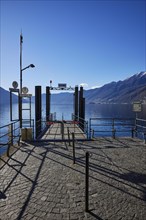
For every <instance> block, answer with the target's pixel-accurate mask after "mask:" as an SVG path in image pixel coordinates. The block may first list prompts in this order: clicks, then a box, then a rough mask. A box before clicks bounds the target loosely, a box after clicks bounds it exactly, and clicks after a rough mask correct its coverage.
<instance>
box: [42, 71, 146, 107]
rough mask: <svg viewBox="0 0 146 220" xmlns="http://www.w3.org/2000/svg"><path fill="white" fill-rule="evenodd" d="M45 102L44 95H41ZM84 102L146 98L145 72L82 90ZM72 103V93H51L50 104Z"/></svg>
mask: <svg viewBox="0 0 146 220" xmlns="http://www.w3.org/2000/svg"><path fill="white" fill-rule="evenodd" d="M42 97H43V102H44V103H45V99H46V96H45V94H43V95H42ZM84 97H85V98H86V103H88V104H89V103H94V104H96V103H132V102H133V101H139V100H144V99H145V98H146V72H140V73H137V74H135V75H133V76H131V77H130V78H127V79H125V80H123V81H121V80H120V81H118V82H111V83H108V84H106V85H104V86H102V87H100V88H96V89H90V90H84ZM58 103H60V104H69V103H73V94H72V93H68V92H64V93H59V94H51V104H58Z"/></svg>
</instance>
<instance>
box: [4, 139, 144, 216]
mask: <svg viewBox="0 0 146 220" xmlns="http://www.w3.org/2000/svg"><path fill="white" fill-rule="evenodd" d="M85 151H89V152H90V158H89V161H90V169H89V174H90V179H89V212H88V213H86V212H85ZM0 167H1V168H0V219H1V220H14V219H17V220H19V219H25V220H28V219H33V220H35V219H36V220H43V219H44V220H86V219H87V220H88V219H89V220H92V219H98V220H144V219H146V145H144V144H143V142H142V141H140V140H138V139H130V138H120V139H116V140H113V139H112V138H99V139H97V140H95V141H90V142H83V143H76V164H73V161H72V146H68V144H65V143H60V142H59V143H33V144H28V143H23V144H21V147H20V148H16V152H15V153H13V154H12V155H11V157H10V158H1V160H0Z"/></svg>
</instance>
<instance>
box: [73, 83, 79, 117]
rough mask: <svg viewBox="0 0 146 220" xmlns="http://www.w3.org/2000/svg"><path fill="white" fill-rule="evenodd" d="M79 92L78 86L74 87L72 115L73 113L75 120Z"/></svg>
mask: <svg viewBox="0 0 146 220" xmlns="http://www.w3.org/2000/svg"><path fill="white" fill-rule="evenodd" d="M78 96H79V92H78V86H76V87H75V96H74V115H75V120H78V111H79V107H78V101H79V98H78Z"/></svg>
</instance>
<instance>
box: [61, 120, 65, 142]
mask: <svg viewBox="0 0 146 220" xmlns="http://www.w3.org/2000/svg"><path fill="white" fill-rule="evenodd" d="M61 135H62V140H63V139H64V123H63V121H61Z"/></svg>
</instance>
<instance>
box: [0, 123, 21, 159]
mask: <svg viewBox="0 0 146 220" xmlns="http://www.w3.org/2000/svg"><path fill="white" fill-rule="evenodd" d="M19 142H20V121H15V122H13V123H9V124H6V125H4V126H1V127H0V154H1V155H2V154H3V153H5V152H7V156H9V150H10V146H14V145H15V144H16V143H18V144H19Z"/></svg>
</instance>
